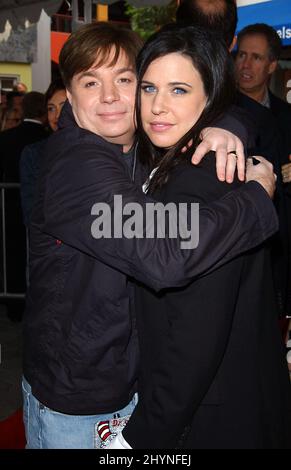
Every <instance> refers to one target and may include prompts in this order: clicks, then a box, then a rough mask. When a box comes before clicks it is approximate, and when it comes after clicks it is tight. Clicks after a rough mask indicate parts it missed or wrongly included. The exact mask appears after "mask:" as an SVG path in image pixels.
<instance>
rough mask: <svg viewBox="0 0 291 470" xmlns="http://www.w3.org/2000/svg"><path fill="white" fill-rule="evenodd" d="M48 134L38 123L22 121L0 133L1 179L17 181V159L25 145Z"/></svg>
mask: <svg viewBox="0 0 291 470" xmlns="http://www.w3.org/2000/svg"><path fill="white" fill-rule="evenodd" d="M47 136H48V133H47V131H46V130H45V128H44V127H43V126H42V125H41V124H38V123H35V122H31V121H24V122H22V123H21V124H19V126H17V127H14V128H13V129H8V130H6V131H3V132H1V133H0V178H1V180H2V181H5V182H6V183H7V182H11V183H18V182H19V179H20V178H19V160H20V155H21V152H22V150H23V149H24V147H25V146H26V145H29V144H32V143H34V142H38V141H39V140H42V139H45V138H46V137H47Z"/></svg>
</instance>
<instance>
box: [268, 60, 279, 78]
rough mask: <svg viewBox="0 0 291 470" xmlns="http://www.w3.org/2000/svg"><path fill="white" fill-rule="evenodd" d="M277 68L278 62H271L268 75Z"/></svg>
mask: <svg viewBox="0 0 291 470" xmlns="http://www.w3.org/2000/svg"><path fill="white" fill-rule="evenodd" d="M277 67H278V61H277V60H273V61H272V62H271V63H270V65H269V75H272V73H274V72H275V70H276V68H277Z"/></svg>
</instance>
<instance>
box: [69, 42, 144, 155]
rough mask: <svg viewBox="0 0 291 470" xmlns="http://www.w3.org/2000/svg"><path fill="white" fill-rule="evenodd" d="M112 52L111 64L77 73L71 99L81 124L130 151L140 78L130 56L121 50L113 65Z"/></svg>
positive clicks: (71, 89) (71, 88)
mask: <svg viewBox="0 0 291 470" xmlns="http://www.w3.org/2000/svg"><path fill="white" fill-rule="evenodd" d="M114 52H115V51H114V50H112V52H111V54H110V56H109V57H108V61H107V63H105V64H104V65H101V66H96V65H97V64H98V60H96V62H95V64H93V66H92V67H91V68H90V69H89V70H87V71H85V72H81V73H79V74H76V75H75V76H74V77H73V79H72V82H71V87H70V90H67V97H68V100H69V102H70V104H71V105H72V109H73V113H74V116H75V119H76V122H77V124H78V125H79V126H80V127H82V128H83V129H87V130H89V131H91V132H94V133H95V134H98V135H99V136H101V137H103V138H104V139H106V140H107V141H109V142H112V143H115V144H120V145H123V146H124V151H127V150H129V149H130V147H131V146H132V144H133V140H134V134H135V124H134V105H135V90H136V76H135V71H134V70H133V68H132V66H131V65H130V64H129V61H128V58H127V56H126V54H125V53H124V52H123V51H121V52H120V55H119V58H118V61H117V62H116V64H115V65H113V66H111V65H110V63H111V60H112V58H113V57H114Z"/></svg>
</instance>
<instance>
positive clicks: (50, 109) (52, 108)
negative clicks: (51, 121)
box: [47, 106, 56, 113]
mask: <svg viewBox="0 0 291 470" xmlns="http://www.w3.org/2000/svg"><path fill="white" fill-rule="evenodd" d="M47 110H48V113H54V112H55V111H56V108H55V107H54V106H48V108H47Z"/></svg>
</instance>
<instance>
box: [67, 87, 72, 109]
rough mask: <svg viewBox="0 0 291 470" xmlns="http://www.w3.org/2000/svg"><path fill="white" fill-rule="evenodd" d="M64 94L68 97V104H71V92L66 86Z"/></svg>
mask: <svg viewBox="0 0 291 470" xmlns="http://www.w3.org/2000/svg"><path fill="white" fill-rule="evenodd" d="M66 95H67V98H68V101H69V103H70V105H72V94H71V92H70V90H68V88H66Z"/></svg>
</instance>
